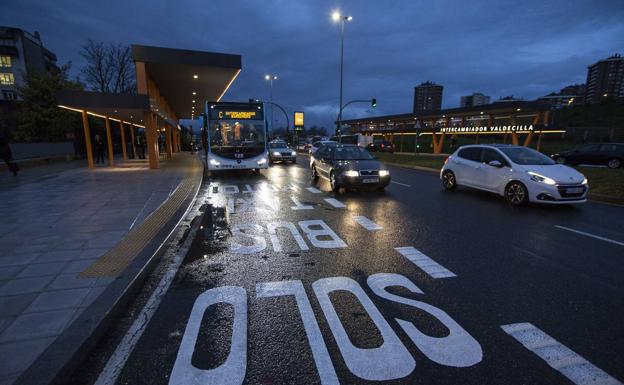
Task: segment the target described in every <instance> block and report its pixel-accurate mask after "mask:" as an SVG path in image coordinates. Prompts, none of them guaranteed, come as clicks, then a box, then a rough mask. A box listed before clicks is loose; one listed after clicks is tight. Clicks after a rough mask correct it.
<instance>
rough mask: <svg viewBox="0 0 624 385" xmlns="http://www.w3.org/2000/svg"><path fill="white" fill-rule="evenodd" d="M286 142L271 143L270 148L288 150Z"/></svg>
mask: <svg viewBox="0 0 624 385" xmlns="http://www.w3.org/2000/svg"><path fill="white" fill-rule="evenodd" d="M287 147H288V145H287V144H286V142H270V143H269V148H287Z"/></svg>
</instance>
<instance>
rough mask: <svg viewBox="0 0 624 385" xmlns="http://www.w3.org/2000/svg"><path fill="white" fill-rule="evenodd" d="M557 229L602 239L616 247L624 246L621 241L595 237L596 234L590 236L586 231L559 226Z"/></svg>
mask: <svg viewBox="0 0 624 385" xmlns="http://www.w3.org/2000/svg"><path fill="white" fill-rule="evenodd" d="M555 227H556V228H558V229H561V230H567V231H571V232H573V233H577V234H581V235H584V236H586V237H591V238H595V239H600V240H601V241H605V242H609V243H613V244H614V245H618V246H624V242H619V241H614V240H613V239H609V238H605V237H601V236H599V235H594V234H590V233H586V232H584V231H580V230H574V229H571V228H569V227H565V226H559V225H555Z"/></svg>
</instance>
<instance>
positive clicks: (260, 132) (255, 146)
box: [209, 120, 265, 158]
mask: <svg viewBox="0 0 624 385" xmlns="http://www.w3.org/2000/svg"><path fill="white" fill-rule="evenodd" d="M209 134H210V152H212V153H213V154H216V155H220V156H225V157H234V154H235V153H242V154H243V156H244V157H245V158H247V157H252V156H257V155H260V154H262V153H263V152H264V150H265V132H264V124H263V122H262V121H255V120H241V121H235V120H216V121H211V122H210V131H209Z"/></svg>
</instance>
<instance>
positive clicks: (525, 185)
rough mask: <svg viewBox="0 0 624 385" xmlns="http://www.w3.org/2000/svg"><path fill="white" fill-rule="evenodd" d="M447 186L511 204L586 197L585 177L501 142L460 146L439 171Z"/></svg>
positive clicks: (561, 201) (563, 201)
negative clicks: (491, 195)
mask: <svg viewBox="0 0 624 385" xmlns="http://www.w3.org/2000/svg"><path fill="white" fill-rule="evenodd" d="M440 179H441V180H442V185H443V186H444V188H445V189H447V190H453V189H454V188H455V187H457V186H466V187H472V188H476V189H480V190H486V191H490V192H493V193H496V194H498V195H502V196H503V197H505V200H507V202H509V203H510V204H512V205H522V204H524V203H526V202H538V203H550V204H568V203H584V202H586V201H587V191H588V190H589V187H588V185H587V178H585V176H584V175H583V174H581V173H580V172H578V171H576V170H575V169H573V168H571V167H568V166H564V165H561V164H557V163H555V162H554V161H553V160H552V159H550V158H549V157H547V156H546V155H544V154H542V153H541V152H538V151H535V150H533V149H531V148H528V147H522V146H511V145H504V144H490V145H471V146H462V147H460V148H459V149H457V151H455V152H454V153H453V154H452V155H451V156H449V157H448V158H447V159H446V161H445V162H444V166H443V167H442V170H441V171H440Z"/></svg>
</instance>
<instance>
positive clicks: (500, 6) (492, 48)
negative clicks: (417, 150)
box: [0, 0, 624, 127]
mask: <svg viewBox="0 0 624 385" xmlns="http://www.w3.org/2000/svg"><path fill="white" fill-rule="evenodd" d="M3 4H4V5H3V6H2V13H0V25H4V26H13V27H18V28H22V29H25V30H28V31H30V32H33V31H35V30H36V31H39V32H40V33H41V37H42V39H43V41H44V44H45V45H46V47H47V48H48V49H50V50H51V51H53V52H55V53H56V54H57V56H58V59H59V63H60V64H63V63H65V62H68V61H71V62H72V65H73V67H72V75H73V76H78V75H79V74H80V68H81V66H82V65H83V63H82V58H81V57H80V55H79V51H80V47H81V46H82V45H83V44H84V43H85V42H86V40H87V39H88V38H91V39H94V40H100V41H106V42H115V43H116V42H122V43H127V44H132V43H136V44H145V45H155V46H164V47H173V48H183V49H193V50H206V51H214V52H224V53H235V54H240V55H242V59H243V70H242V72H241V74H240V76H239V77H238V79H237V80H236V82H235V83H234V84H233V86H232V87H231V88H230V90H229V92H228V94H226V96H225V97H224V100H229V101H246V100H247V99H248V98H267V99H268V95H269V85H268V82H267V81H266V80H264V75H265V74H266V73H274V74H276V75H277V76H279V79H278V80H276V81H275V83H274V101H275V102H277V103H279V104H281V105H283V106H284V107H285V108H286V109H287V110H288V111H289V113H292V111H295V110H301V111H304V112H305V113H306V126H311V125H313V124H315V125H325V126H327V127H330V126H331V122H332V121H333V120H334V119H335V116H336V112H337V110H338V92H339V88H338V87H339V58H340V56H339V55H340V29H339V26H338V25H337V24H334V23H333V22H332V21H331V18H330V14H331V12H332V10H336V9H339V10H341V11H342V12H343V13H344V14H347V15H352V16H353V21H352V22H350V23H348V25H347V26H346V35H345V77H344V100H345V102H346V101H348V100H351V99H369V98H371V97H376V98H377V100H378V107H377V108H376V109H374V110H371V108H370V107H369V106H368V105H360V106H353V107H349V109H348V110H346V111H345V113H344V118H345V119H349V118H354V117H361V116H368V115H384V114H392V113H405V112H410V111H411V109H412V99H413V92H414V86H415V85H418V84H420V83H421V82H423V81H427V80H431V81H434V82H436V83H438V84H441V85H443V86H444V100H443V108H447V107H448V108H451V107H457V106H458V105H459V98H460V96H461V95H467V94H470V93H472V92H482V93H485V94H486V95H490V96H491V98H492V100H494V99H498V98H499V97H501V96H507V95H511V94H513V95H514V96H516V97H522V98H524V99H527V100H530V99H534V98H536V97H539V96H542V95H545V94H548V93H550V92H552V91H558V90H559V89H560V88H562V87H564V86H566V85H569V84H574V83H584V82H585V76H586V69H587V65H589V64H591V63H593V62H596V61H597V60H599V59H602V58H606V57H608V56H611V55H612V54H614V53H617V52H619V53H621V54H624V21H623V20H624V1H622V0H612V1H600V0H565V1H559V0H557V1H545V0H538V1H534V0H525V1H504V0H503V1H501V0H498V1H481V0H472V1H445V0H436V1H432V0H430V1H417V0H413V1H342V2H336V1H312V0H309V1H295V0H279V1H237V0H228V1H212V0H207V1H178V0H176V1H171V0H168V1H131V0H126V1H118V0H108V1H97V2H96V1H83V0H54V1H51V0H37V1H28V0H8V1H7V0H4V1H3ZM276 118H278V116H277V113H276Z"/></svg>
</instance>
